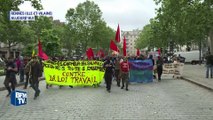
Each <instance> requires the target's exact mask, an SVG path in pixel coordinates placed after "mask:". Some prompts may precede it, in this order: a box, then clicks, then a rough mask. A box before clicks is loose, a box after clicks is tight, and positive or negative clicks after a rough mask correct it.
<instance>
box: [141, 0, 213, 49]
mask: <svg viewBox="0 0 213 120" xmlns="http://www.w3.org/2000/svg"><path fill="white" fill-rule="evenodd" d="M154 1H155V2H156V4H158V5H161V7H160V8H158V9H157V16H156V17H155V18H154V19H152V20H150V24H149V25H148V26H151V27H147V26H146V27H144V30H143V32H142V33H141V35H140V37H139V39H138V41H137V46H138V47H146V46H150V44H149V43H148V42H147V41H151V43H152V44H154V46H155V47H163V48H167V47H168V46H169V45H171V44H170V43H173V45H174V46H173V47H175V45H176V46H177V45H190V44H191V43H193V44H197V45H198V44H199V43H200V41H204V40H205V39H206V36H209V33H210V32H211V31H212V30H213V2H212V0H188V1H187V0H154ZM170 47H171V46H170Z"/></svg>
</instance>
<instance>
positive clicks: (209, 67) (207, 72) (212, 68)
mask: <svg viewBox="0 0 213 120" xmlns="http://www.w3.org/2000/svg"><path fill="white" fill-rule="evenodd" d="M209 71H210V75H211V78H212V77H213V76H212V75H213V74H212V73H213V66H212V65H206V78H209Z"/></svg>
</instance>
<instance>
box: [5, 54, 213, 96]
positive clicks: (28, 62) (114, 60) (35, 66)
mask: <svg viewBox="0 0 213 120" xmlns="http://www.w3.org/2000/svg"><path fill="white" fill-rule="evenodd" d="M145 59H151V60H152V63H153V66H156V69H155V70H154V72H153V73H154V74H153V77H154V78H155V79H158V81H159V82H160V81H161V75H162V72H163V64H164V63H167V61H168V60H167V59H166V58H165V57H163V58H162V57H161V56H158V57H157V59H154V58H153V55H149V56H144V55H141V56H136V57H135V56H134V57H119V56H114V57H112V56H107V57H105V58H94V59H93V60H101V61H103V62H104V64H103V67H104V68H105V74H104V79H105V84H106V90H107V91H108V92H109V93H110V90H111V84H112V80H113V78H114V79H115V80H116V82H117V86H118V87H121V89H125V90H126V91H128V90H129V88H128V84H129V83H128V81H129V70H130V64H129V62H128V60H145ZM50 60H51V61H66V60H85V59H84V58H83V57H81V58H79V59H68V58H65V57H53V58H51V59H50ZM5 71H6V77H5V81H4V85H5V87H6V89H7V90H8V95H7V97H8V96H10V94H11V91H14V90H15V86H16V84H17V80H16V74H18V75H19V77H20V81H19V82H25V84H24V88H23V89H27V87H28V84H30V87H32V88H33V90H34V91H35V94H34V99H36V98H37V97H38V96H39V94H40V89H39V79H40V77H42V73H43V66H42V59H41V58H39V57H37V56H32V57H31V58H28V57H25V58H23V57H22V56H18V57H17V58H16V59H15V60H14V59H13V57H9V59H8V60H7V61H6V67H5ZM155 73H157V76H156V75H155ZM211 76H212V74H211ZM9 84H11V86H9ZM51 86H52V85H48V84H47V85H46V88H47V89H48V88H49V87H51ZM97 86H99V85H97ZM97 86H95V87H97ZM62 87H63V86H59V88H62ZM69 87H70V88H73V86H69Z"/></svg>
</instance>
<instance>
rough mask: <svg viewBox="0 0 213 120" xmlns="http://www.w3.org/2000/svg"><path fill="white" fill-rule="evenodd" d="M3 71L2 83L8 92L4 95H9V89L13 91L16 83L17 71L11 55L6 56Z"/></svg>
mask: <svg viewBox="0 0 213 120" xmlns="http://www.w3.org/2000/svg"><path fill="white" fill-rule="evenodd" d="M5 71H6V77H5V80H4V85H5V88H6V89H7V90H8V94H7V96H6V97H9V96H10V94H11V89H12V91H14V90H15V87H16V84H17V80H16V73H17V72H18V68H17V66H16V63H15V62H14V59H13V57H9V58H8V61H7V63H6V68H5ZM10 83H11V87H10V86H9V84H10Z"/></svg>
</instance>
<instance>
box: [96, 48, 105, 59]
mask: <svg viewBox="0 0 213 120" xmlns="http://www.w3.org/2000/svg"><path fill="white" fill-rule="evenodd" d="M97 56H98V57H101V58H103V57H104V51H103V50H102V49H100V50H99V51H98V53H97Z"/></svg>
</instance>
